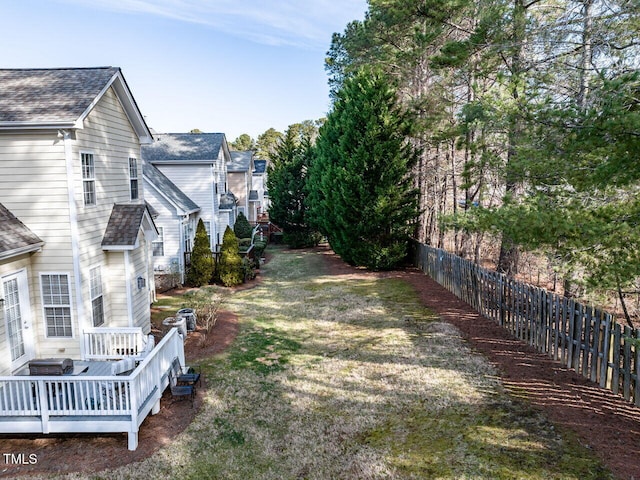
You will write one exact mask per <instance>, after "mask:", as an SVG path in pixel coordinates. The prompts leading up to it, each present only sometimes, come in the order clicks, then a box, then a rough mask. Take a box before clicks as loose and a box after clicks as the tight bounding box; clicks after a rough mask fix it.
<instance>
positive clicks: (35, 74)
mask: <svg viewBox="0 0 640 480" xmlns="http://www.w3.org/2000/svg"><path fill="white" fill-rule="evenodd" d="M151 141H152V135H151V133H150V131H149V129H148V128H147V125H146V124H145V122H144V119H143V116H142V115H141V113H140V111H139V109H138V107H137V105H136V103H135V100H134V98H133V96H132V94H131V91H130V90H129V87H128V86H127V83H126V81H125V79H124V77H123V75H122V72H121V71H120V69H119V68H114V67H101V68H69V69H0V204H1V207H0V221H1V223H2V228H0V305H1V308H0V375H8V374H11V373H13V372H15V371H17V370H19V369H20V368H22V367H24V365H25V364H26V362H28V361H29V360H31V359H33V358H36V357H39V358H46V357H69V358H80V357H82V354H83V349H84V348H85V347H84V344H83V341H82V336H83V332H84V331H85V330H87V329H90V328H93V327H141V328H142V330H143V332H144V333H148V332H149V331H150V308H149V306H150V303H151V301H152V300H153V292H154V290H155V289H154V283H153V282H154V280H153V261H152V257H151V252H152V248H151V242H153V241H154V240H156V238H157V234H158V232H157V230H156V227H155V225H154V222H153V219H152V218H151V215H150V213H149V208H148V207H147V205H146V204H145V202H144V198H143V189H142V162H141V155H140V147H141V145H144V144H148V143H150V142H151Z"/></svg>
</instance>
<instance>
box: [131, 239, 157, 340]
mask: <svg viewBox="0 0 640 480" xmlns="http://www.w3.org/2000/svg"><path fill="white" fill-rule="evenodd" d="M138 243H139V244H140V246H141V248H138V249H136V250H134V251H133V252H132V253H131V255H130V261H131V264H132V267H133V268H132V269H131V273H132V276H133V278H131V282H130V284H131V290H130V292H129V294H130V295H131V299H132V306H133V326H134V327H142V330H143V332H144V333H145V334H148V333H150V331H151V326H150V322H151V310H150V309H149V305H150V304H151V298H150V294H149V292H150V291H152V288H153V268H152V267H150V265H149V258H148V256H147V246H148V247H149V248H151V245H147V240H146V239H145V237H144V235H143V233H142V232H139V233H138ZM139 277H141V278H142V279H143V280H144V286H143V287H142V288H138V278H139Z"/></svg>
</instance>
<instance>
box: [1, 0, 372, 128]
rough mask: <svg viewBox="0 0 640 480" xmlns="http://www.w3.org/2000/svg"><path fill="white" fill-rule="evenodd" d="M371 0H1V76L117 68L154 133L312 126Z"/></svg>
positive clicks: (326, 106) (327, 104)
mask: <svg viewBox="0 0 640 480" xmlns="http://www.w3.org/2000/svg"><path fill="white" fill-rule="evenodd" d="M366 10H367V2H366V0H0V68H59V67H98V66H114V67H120V68H121V69H122V73H123V75H124V77H125V80H126V81H127V83H128V85H129V88H130V89H131V91H132V93H133V96H134V98H135V100H136V102H137V104H138V107H139V108H140V110H141V112H142V114H143V115H144V116H145V118H146V121H147V124H148V125H149V126H150V127H151V128H153V129H154V130H155V131H156V132H158V133H179V132H188V131H189V130H192V129H194V128H198V129H200V130H202V131H203V132H222V133H224V134H225V135H226V137H227V140H228V141H233V140H235V139H236V138H237V137H238V136H239V135H241V134H243V133H247V134H249V135H250V136H252V137H253V138H254V139H257V137H258V135H260V134H261V133H263V132H264V131H266V130H268V129H269V128H275V129H276V130H278V131H281V132H284V131H285V130H286V129H287V127H288V126H289V125H291V124H293V123H299V122H302V121H304V120H316V119H319V118H322V117H324V116H326V114H327V112H328V111H329V109H330V100H329V87H328V83H327V80H328V78H327V75H326V72H325V70H324V60H325V57H326V52H327V51H328V50H329V47H330V46H331V37H332V34H333V33H334V32H340V33H341V32H343V31H344V29H345V27H346V26H347V24H348V23H349V22H350V21H352V20H362V19H363V18H364V14H365V12H366Z"/></svg>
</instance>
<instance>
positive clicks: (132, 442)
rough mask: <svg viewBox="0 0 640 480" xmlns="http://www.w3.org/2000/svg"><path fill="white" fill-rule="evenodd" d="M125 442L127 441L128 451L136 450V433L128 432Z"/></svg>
mask: <svg viewBox="0 0 640 480" xmlns="http://www.w3.org/2000/svg"><path fill="white" fill-rule="evenodd" d="M127 441H128V445H127V447H128V448H129V450H130V451H132V452H133V451H134V450H135V449H136V448H138V432H133V431H132V432H129V433H128V434H127Z"/></svg>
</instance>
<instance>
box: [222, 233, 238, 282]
mask: <svg viewBox="0 0 640 480" xmlns="http://www.w3.org/2000/svg"><path fill="white" fill-rule="evenodd" d="M239 252H240V248H239V246H238V239H237V238H236V235H235V233H234V232H233V230H231V228H230V227H227V229H226V230H225V232H224V237H223V238H222V247H221V248H220V261H219V265H218V275H219V277H220V281H221V282H222V284H223V285H225V286H227V287H231V286H233V285H240V284H241V283H242V282H243V279H244V275H243V272H242V258H240V253H239Z"/></svg>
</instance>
